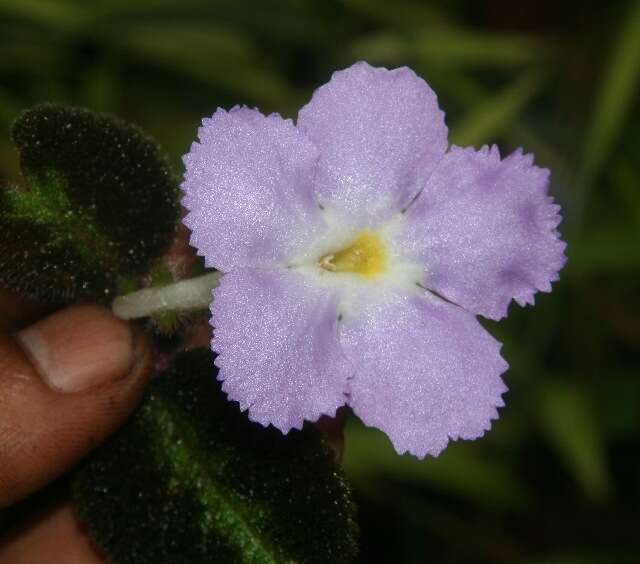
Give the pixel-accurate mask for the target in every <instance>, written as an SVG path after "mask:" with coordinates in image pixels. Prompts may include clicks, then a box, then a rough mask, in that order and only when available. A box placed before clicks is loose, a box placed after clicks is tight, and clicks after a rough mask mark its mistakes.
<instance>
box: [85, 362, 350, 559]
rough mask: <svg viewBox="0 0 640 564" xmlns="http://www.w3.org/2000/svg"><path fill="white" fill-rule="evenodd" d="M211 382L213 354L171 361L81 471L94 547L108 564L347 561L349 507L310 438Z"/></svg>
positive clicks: (329, 462)
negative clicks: (270, 420)
mask: <svg viewBox="0 0 640 564" xmlns="http://www.w3.org/2000/svg"><path fill="white" fill-rule="evenodd" d="M215 376H216V370H215V367H214V365H213V357H212V354H211V353H210V351H208V350H197V351H192V352H189V353H184V354H182V355H181V356H179V357H178V359H177V361H176V363H175V365H174V367H173V369H172V370H171V371H170V372H169V373H168V374H167V375H164V376H162V377H160V378H157V379H156V380H154V381H153V382H152V384H151V386H150V389H149V391H148V393H147V396H146V399H145V401H144V403H143V405H142V407H141V409H140V411H139V412H138V414H137V415H136V416H135V417H134V418H133V420H132V421H131V422H130V423H129V424H128V425H127V426H126V427H125V428H124V429H122V430H121V432H119V434H118V435H117V436H115V437H114V438H113V439H112V440H111V441H110V442H108V443H107V444H106V445H105V446H103V447H102V448H101V449H100V450H98V451H97V453H96V454H95V455H94V456H93V458H92V459H91V460H89V461H88V462H87V463H86V464H85V465H84V466H83V467H82V468H81V469H80V470H79V472H78V474H77V476H76V479H75V485H74V491H75V500H76V506H77V508H78V510H79V513H80V515H81V517H82V518H83V519H84V520H86V521H87V522H88V524H89V529H90V531H91V533H92V534H93V536H94V538H95V540H96V542H97V543H98V545H99V546H101V547H102V548H103V549H105V550H106V551H107V552H108V553H109V554H110V555H111V556H112V558H113V561H114V562H116V563H117V564H142V563H144V564H147V563H149V562H158V563H160V562H161V563H163V564H169V563H176V564H177V563H186V562H188V563H189V564H199V563H200V562H202V563H205V562H206V563H210V562H217V563H225V562H233V563H243V562H246V563H276V562H277V563H281V562H331V563H339V562H349V561H351V560H352V559H353V557H354V555H355V536H356V526H355V523H354V508H353V505H352V502H351V498H350V493H349V489H348V487H347V485H346V483H345V480H344V477H343V475H342V472H341V471H340V469H339V468H338V466H337V465H336V464H335V462H334V461H333V457H332V454H331V452H330V449H329V448H328V447H327V446H326V445H325V443H324V442H323V441H322V440H321V438H320V435H319V433H318V432H317V431H316V430H315V429H314V428H312V427H310V428H306V429H305V430H303V431H291V432H290V433H289V434H288V435H286V436H285V435H282V434H281V433H280V432H279V431H277V430H276V429H274V428H272V427H270V428H264V427H262V426H260V425H258V424H255V423H252V422H250V421H249V420H248V419H247V417H246V415H245V414H243V413H241V412H240V411H239V409H238V406H237V404H235V403H230V402H228V401H227V399H226V398H225V397H224V395H223V394H222V393H221V392H220V390H219V386H218V384H217V383H216V379H215Z"/></svg>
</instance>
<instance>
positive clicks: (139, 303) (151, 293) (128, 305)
mask: <svg viewBox="0 0 640 564" xmlns="http://www.w3.org/2000/svg"><path fill="white" fill-rule="evenodd" d="M221 276H222V272H210V273H208V274H205V275H203V276H198V277H196V278H190V279H188V280H181V281H180V282H176V283H175V284H169V285H168V286H162V287H159V288H145V289H144V290H138V291H137V292H132V293H131V294H125V295H124V296H118V297H117V298H116V299H115V300H114V301H113V305H112V310H113V313H114V315H115V316H116V317H119V318H120V319H125V320H128V319H139V318H141V317H149V316H151V315H153V314H156V313H159V312H163V311H176V310H178V311H189V310H195V309H206V308H208V307H209V304H210V303H211V292H212V290H213V289H214V288H215V287H216V286H217V285H218V281H219V280H220V277H221Z"/></svg>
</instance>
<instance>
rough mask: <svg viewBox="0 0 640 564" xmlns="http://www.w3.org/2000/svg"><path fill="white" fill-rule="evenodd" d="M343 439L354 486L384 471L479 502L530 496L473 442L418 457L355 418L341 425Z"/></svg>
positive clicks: (500, 503)
mask: <svg viewBox="0 0 640 564" xmlns="http://www.w3.org/2000/svg"><path fill="white" fill-rule="evenodd" d="M345 443H346V445H347V446H346V449H345V460H344V467H345V470H346V472H347V476H348V477H349V478H350V479H351V480H352V481H353V482H354V484H355V485H356V486H357V487H366V483H367V482H369V481H370V480H371V478H376V477H381V476H385V475H386V476H392V477H393V478H394V479H400V480H403V481H404V482H409V483H414V484H427V485H430V486H432V487H434V488H436V489H437V490H439V491H447V492H449V493H452V494H454V495H458V496H460V497H462V498H466V499H471V500H473V501H475V502H477V503H479V504H481V505H484V506H491V507H500V508H512V509H514V508H521V507H526V506H527V504H528V503H529V501H530V500H529V496H528V492H527V490H526V488H525V487H524V485H523V484H522V483H521V482H520V481H519V480H518V479H517V477H516V476H515V475H513V474H512V473H511V472H510V470H509V469H508V468H507V467H506V466H505V465H503V464H501V463H500V462H499V461H498V460H494V461H492V460H489V459H486V458H484V457H482V456H481V455H479V454H478V453H477V452H474V448H473V447H474V446H475V445H467V444H465V445H450V446H449V448H447V449H446V450H445V451H444V452H443V453H442V454H441V455H440V456H439V457H437V458H427V459H425V460H418V459H417V458H415V457H413V456H410V455H403V456H399V455H398V454H397V453H396V452H395V451H394V449H393V447H392V446H391V444H390V442H389V440H388V439H387V438H386V436H385V435H384V434H383V433H382V432H380V431H377V430H374V429H370V428H366V427H363V426H361V425H358V424H355V423H354V424H350V425H349V426H348V427H347V433H346V437H345Z"/></svg>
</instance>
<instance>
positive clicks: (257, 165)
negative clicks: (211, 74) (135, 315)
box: [182, 108, 324, 271]
mask: <svg viewBox="0 0 640 564" xmlns="http://www.w3.org/2000/svg"><path fill="white" fill-rule="evenodd" d="M199 139H200V142H199V143H194V144H193V145H192V147H191V151H190V152H189V153H188V154H187V155H186V156H185V157H184V163H185V165H186V173H185V180H184V182H183V184H182V189H183V190H184V192H185V198H184V200H183V204H184V206H185V207H186V208H187V209H188V210H190V213H189V214H188V215H187V217H186V218H185V220H184V223H185V224H186V225H187V227H189V228H190V229H191V230H192V232H193V234H192V237H191V244H192V245H193V246H194V247H196V248H197V249H198V251H199V253H200V254H202V255H204V257H205V259H206V260H205V262H206V264H207V266H212V267H215V268H217V269H219V270H223V271H228V270H231V269H232V268H235V267H254V266H273V265H276V264H286V263H288V261H289V259H291V258H296V255H297V254H298V253H301V252H303V251H304V250H305V249H306V248H307V247H308V246H309V242H310V241H313V240H314V239H315V238H316V237H317V236H318V234H319V233H323V232H324V229H323V228H324V220H323V219H322V216H321V212H320V208H319V207H318V205H317V203H316V201H315V199H314V195H313V190H312V179H313V175H314V172H315V166H316V163H317V150H316V148H315V147H314V146H313V144H312V143H311V142H310V141H309V140H308V139H306V138H305V137H304V135H302V134H301V133H300V132H299V131H298V130H297V129H296V128H295V126H294V125H293V123H292V122H291V120H284V119H282V118H281V117H280V116H278V115H275V114H272V115H270V116H267V117H265V116H263V115H262V114H261V113H260V112H258V111H257V110H250V109H248V108H234V109H233V110H231V111H229V112H225V111H224V110H218V111H217V112H216V113H215V114H214V115H213V117H212V118H211V119H205V120H203V126H202V127H201V128H200V130H199Z"/></svg>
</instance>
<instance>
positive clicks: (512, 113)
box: [451, 70, 546, 146]
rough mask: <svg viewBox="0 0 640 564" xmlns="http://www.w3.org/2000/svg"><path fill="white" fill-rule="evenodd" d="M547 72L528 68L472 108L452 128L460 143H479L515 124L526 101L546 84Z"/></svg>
mask: <svg viewBox="0 0 640 564" xmlns="http://www.w3.org/2000/svg"><path fill="white" fill-rule="evenodd" d="M545 78H546V76H545V74H544V73H543V72H540V71H538V70H533V71H526V72H524V73H523V74H522V75H520V77H519V78H518V79H516V80H515V81H514V82H513V83H512V84H511V85H509V86H508V87H507V88H505V89H504V90H503V91H502V92H499V93H498V94H497V95H496V96H493V97H490V98H488V99H486V100H485V101H483V102H482V103H480V104H478V105H477V106H475V107H474V109H472V110H469V112H468V113H467V115H466V116H464V117H463V118H462V119H461V120H459V122H458V123H457V125H456V126H455V128H453V130H452V131H451V140H452V141H453V143H456V144H458V145H463V146H464V145H477V144H480V143H486V142H487V140H490V139H492V138H495V137H497V136H498V135H500V134H501V133H503V132H504V131H505V130H506V129H508V128H510V127H512V125H513V122H514V121H516V120H517V118H518V117H519V115H520V114H521V112H522V111H523V110H524V108H525V107H526V106H527V104H528V103H529V102H530V101H531V100H532V99H533V98H534V97H535V96H536V95H537V94H538V93H539V92H540V90H541V89H542V87H543V86H544V84H545Z"/></svg>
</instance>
